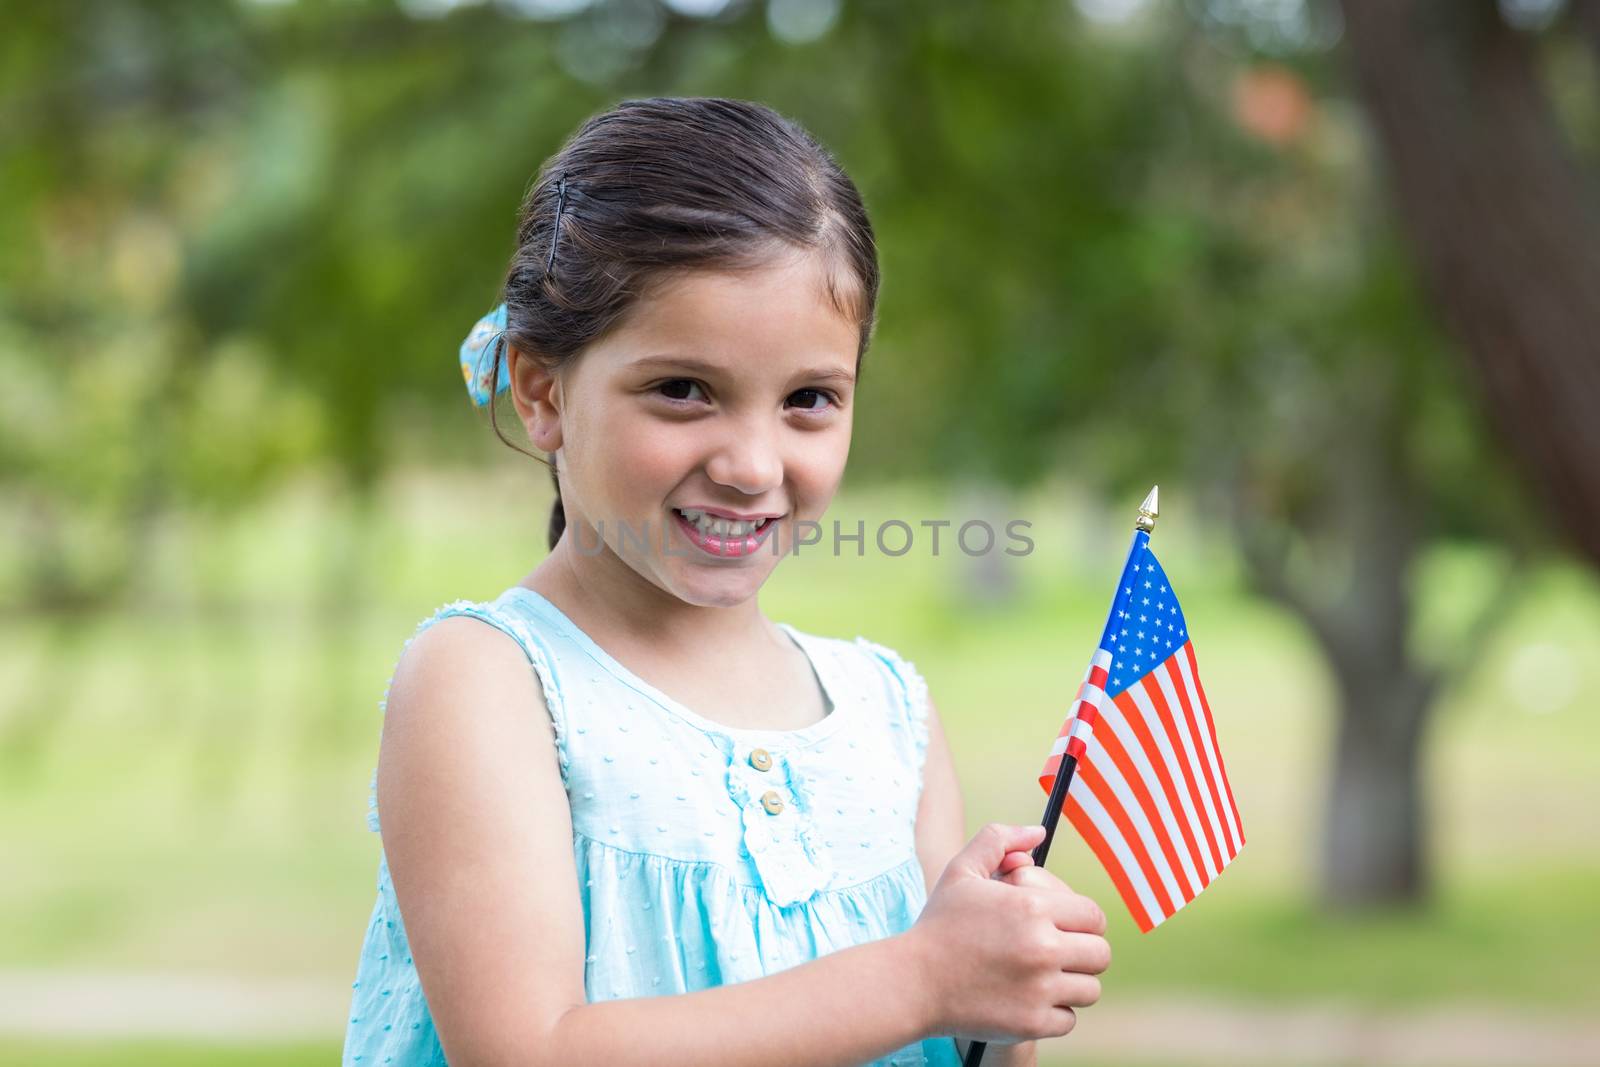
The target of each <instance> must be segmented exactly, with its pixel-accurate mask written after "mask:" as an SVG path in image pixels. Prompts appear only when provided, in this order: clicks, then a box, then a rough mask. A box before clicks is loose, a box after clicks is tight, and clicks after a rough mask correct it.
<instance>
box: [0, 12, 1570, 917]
mask: <svg viewBox="0 0 1600 1067" xmlns="http://www.w3.org/2000/svg"><path fill="white" fill-rule="evenodd" d="M1334 10H1336V9H1334V8H1332V7H1331V6H1330V5H1328V4H1313V3H1306V4H1296V3H1287V2H1286V3H1275V4H1248V3H1204V2H1200V0H1191V2H1189V3H1186V4H1184V5H1173V4H1147V5H1140V4H1136V3H1121V4H1115V3H1112V4H1104V3H1081V2H1080V3H1079V4H1077V5H1076V6H1074V5H1071V4H1062V3H1046V2H1042V0H1018V2H1015V3H1008V4H1003V5H973V4H967V3H954V2H950V3H934V4H924V5H918V6H917V7H915V8H914V9H913V8H908V7H907V6H905V5H901V4H893V3H887V2H883V0H860V2H857V3H851V4H846V5H843V6H842V7H839V6H835V5H831V4H812V5H807V4H804V3H799V2H784V3H777V2H774V3H767V4H760V3H751V2H735V3H730V4H727V5H726V6H723V7H718V6H717V5H716V4H715V3H705V4H699V5H695V4H689V3H684V2H681V0H679V2H674V3H672V4H670V5H664V4H661V3H656V2H653V0H598V2H593V3H586V2H581V0H574V2H571V3H555V2H546V3H541V2H539V0H517V2H503V3H495V4H485V3H476V4H471V3H451V2H447V0H406V2H405V3H403V4H398V5H396V4H393V3H388V2H381V0H349V2H345V3H339V4H322V3H310V2H306V3H279V4H267V3H243V2H241V3H235V4H212V5H193V4H183V3H179V2H157V0H150V2H142V3H135V2H124V3H114V2H103V3H97V4H93V5H87V6H82V7H74V8H72V9H70V10H69V9H68V8H66V7H63V6H60V5H49V4H33V5H24V6H22V8H21V9H20V10H17V11H16V12H14V13H13V14H12V17H11V18H10V19H9V22H8V34H7V36H6V40H5V43H4V45H3V46H0V47H3V49H4V55H5V57H6V62H5V63H3V64H0V137H3V139H4V142H5V144H6V151H5V152H4V153H3V155H0V192H3V193H4V196H3V197H0V373H7V378H6V380H7V382H8V383H11V384H10V385H8V388H7V389H6V390H4V391H3V392H0V485H4V486H5V487H6V495H7V498H8V506H7V510H8V511H9V512H10V513H11V514H12V516H13V517H14V521H15V523H16V525H17V528H18V529H19V530H20V531H26V532H25V533H24V535H23V537H22V538H21V540H22V542H23V543H24V544H25V545H26V546H27V552H28V553H29V558H30V562H29V564H28V565H27V568H26V571H25V577H24V578H23V579H21V580H20V584H19V586H18V588H17V596H18V597H19V598H20V599H22V600H23V601H24V602H26V603H30V604H32V605H34V606H51V605H55V606H60V605H62V604H69V603H70V604H83V603H89V602H94V601H97V600H103V599H105V598H108V597H111V596H114V595H116V594H117V592H118V591H119V590H121V589H125V588H126V587H128V586H129V585H130V584H131V583H133V582H134V581H136V579H137V575H138V562H139V559H140V545H141V543H142V541H143V538H144V535H143V533H142V531H144V530H146V529H147V528H148V527H149V525H150V524H151V523H152V522H154V521H155V519H156V518H158V517H159V516H160V514H161V513H162V512H163V510H164V509H167V508H170V507H172V506H174V505H176V504H185V505H192V504H195V503H202V504H208V505H210V506H215V507H228V506H231V505H233V504H235V503H237V502H239V501H241V500H244V499H248V498H250V497H251V496H253V495H255V494H258V493H260V492H262V491H264V490H265V489H267V488H268V487H270V486H272V485H273V484H275V483H276V482H277V481H278V480H280V479H282V478H285V477H288V476H291V475H294V474H296V473H297V472H300V471H303V470H305V469H306V468H308V467H311V466H318V467H323V468H326V469H328V470H331V471H334V472H336V473H338V475H339V476H340V477H342V478H343V479H344V480H345V483H346V484H347V485H348V486H349V488H350V490H351V491H352V492H353V493H355V494H357V495H358V496H359V495H361V494H364V493H366V492H367V491H368V490H369V489H370V488H371V487H373V486H374V485H375V484H377V482H378V479H379V478H380V476H381V475H382V474H383V473H384V472H385V471H386V470H388V469H389V468H390V467H391V466H392V465H394V464H396V463H399V462H403V461H408V460H416V459H418V458H420V457H426V458H427V461H429V462H452V461H458V460H463V459H465V458H466V457H468V456H469V455H472V454H474V453H473V450H475V449H476V448H479V447H481V446H482V442H483V440H484V438H483V436H482V435H484V434H487V428H486V427H483V426H481V425H476V424H475V415H476V414H477V413H475V412H473V411H472V410H471V409H470V405H468V404H467V403H466V402H465V400H464V398H463V396H462V395H461V388H460V384H459V375H458V371H457V369H456V365H455V362H454V350H455V347H456V345H457V344H458V343H459V340H460V337H461V335H462V334H463V333H464V332H465V330H466V329H467V328H468V326H470V324H471V323H472V322H473V321H474V320H475V319H476V317H477V316H478V315H479V314H480V313H481V312H482V311H483V310H485V309H486V308H487V307H488V306H489V305H490V304H491V303H492V302H493V300H494V294H495V290H496V287H497V283H498V281H499V277H500V274H501V272H502V270H503V266H504V263H505V261H506V259H507V257H508V255H509V253H510V251H511V247H510V241H511V240H512V236H513V230H514V213H515V207H516V204H517V202H518V200H519V199H520V195H521V192H522V190H523V188H524V186H525V184H526V182H527V181H528V179H529V177H530V175H532V174H533V173H534V171H535V170H536V168H537V166H538V164H539V162H540V161H541V160H542V159H543V158H544V157H545V156H546V155H548V154H549V153H550V152H551V151H553V150H554V149H555V148H556V147H557V146H558V145H559V143H560V141H561V139H562V138H564V137H565V136H566V135H567V134H568V133H569V132H570V131H571V130H573V129H574V128H575V127H576V126H577V125H578V124H579V123H580V122H581V121H582V120H583V119H584V118H585V117H587V116H588V115H589V114H591V113H593V112H595V111H598V110H600V109H603V108H604V107H605V106H607V105H609V104H610V103H611V102H612V101H613V100H615V99H617V98H619V97H623V96H639V95H650V94H656V93H672V94H684V95H690V94H720V95H732V96H745V97H752V98H758V99H762V100H764V101H766V102H768V103H771V104H772V105H774V106H775V107H777V108H779V109H780V110H782V111H785V112H786V113H788V114H792V115H794V116H796V117H797V118H798V119H800V120H801V121H802V122H804V123H805V124H806V125H807V126H808V127H809V128H810V129H811V130H812V131H813V132H815V133H816V134H817V136H818V137H819V138H820V139H821V140H822V141H823V142H824V143H826V144H828V145H829V146H830V147H831V148H832V149H833V150H834V151H835V152H836V154H837V155H838V156H839V157H840V158H841V160H842V161H843V163H844V164H845V166H846V167H847V169H849V171H850V172H851V173H852V175H853V176H855V178H856V180H857V182H858V184H860V185H861V187H862V189H863V191H864V193H865V196H866V198H867V201H868V206H869V208H870V210H871V211H872V213H873V217H874V220H875V225H876V227H877V230H878V235H879V239H880V250H881V254H882V257H883V261H884V270H885V286H884V290H883V302H882V308H881V319H880V327H879V332H878V336H877V339H876V341H875V347H874V350H873V352H872V353H871V354H869V356H868V358H867V362H866V367H865V370H864V377H863V383H862V392H861V407H862V409H863V411H870V412H871V416H870V417H864V418H863V419H862V420H861V422H860V424H859V425H858V429H857V439H856V440H857V444H856V448H855V450H854V456H855V458H854V461H853V463H852V478H853V479H857V480H867V479H872V478H889V477H894V476H898V475H904V474H919V475H926V474H932V475H935V476H941V477H947V478H949V479H951V480H953V481H957V482H978V483H986V484H989V485H991V486H994V487H1001V488H1007V487H1008V488H1019V487H1021V486H1024V485H1027V484H1029V483H1030V482H1032V481H1034V480H1036V479H1037V478H1038V477H1040V476H1041V475H1043V474H1045V473H1048V472H1051V471H1054V470H1058V469H1061V468H1063V467H1065V468H1067V469H1068V470H1069V471H1070V472H1071V473H1072V474H1073V475H1074V476H1075V477H1077V478H1080V479H1082V480H1086V481H1089V482H1092V483H1094V484H1096V485H1098V486H1100V487H1102V488H1103V489H1105V490H1106V491H1108V492H1110V491H1116V492H1119V493H1122V494H1126V495H1127V496H1129V497H1130V498H1135V499H1136V497H1137V495H1138V494H1142V493H1143V491H1144V489H1145V488H1147V487H1148V485H1149V483H1150V482H1152V481H1155V480H1160V481H1162V482H1164V483H1169V484H1170V483H1175V482H1183V483H1186V484H1188V485H1190V486H1192V487H1194V488H1195V489H1196V490H1197V491H1198V492H1199V494H1200V495H1202V496H1203V497H1204V499H1206V500H1207V501H1208V502H1209V505H1210V507H1211V508H1212V510H1213V513H1214V514H1216V515H1218V516H1220V517H1223V518H1225V519H1226V520H1227V521H1229V522H1230V523H1232V525H1233V528H1234V530H1235V531H1236V534H1237V538H1238V542H1239V544H1240V547H1241V557H1242V559H1243V560H1244V561H1245V566H1246V573H1247V576H1248V577H1249V578H1250V580H1251V581H1252V583H1253V584H1254V585H1255V587H1256V588H1258V589H1259V590H1261V591H1262V593H1263V594H1265V595H1266V596H1269V597H1271V598H1272V599H1273V600H1275V601H1276V602H1278V603H1280V604H1282V605H1284V606H1285V607H1287V608H1288V609H1289V610H1291V611H1293V612H1294V613H1295V614H1296V615H1297V616H1298V617H1299V618H1300V619H1302V620H1304V622H1305V623H1306V625H1307V627H1308V629H1309V631H1310V632H1311V633H1312V634H1313V635H1314V636H1315V638H1316V640H1317V642H1318V644H1319V646H1320V647H1321V648H1322V649H1323V651H1324V653H1325V654H1326V656H1327V660H1328V663H1329V665H1330V668H1331V670H1332V673H1333V675H1334V677H1335V679H1336V682H1337V686H1338V692H1339V696H1340V713H1339V726H1338V729H1337V732H1336V736H1337V741H1336V744H1335V746H1334V753H1333V767H1332V773H1331V775H1330V797H1331V799H1330V804H1329V823H1328V832H1327V834H1326V838H1325V840H1326V844H1325V865H1324V875H1323V889H1324V891H1325V893H1326V895H1327V896H1328V897H1329V898H1330V899H1332V900H1334V901H1337V902H1341V903H1348V904H1356V905H1359V904H1368V903H1375V902H1382V901H1388V900H1395V899H1415V898H1421V897H1422V896H1424V895H1425V894H1426V891H1427V886H1428V877H1427V866H1426V857H1427V846H1426V836H1425V828H1426V813H1425V811H1424V808H1423V803H1422V796H1421V789H1420V784H1419V767H1420V760H1421V754H1422V752H1423V750H1424V744H1425V739H1426V734H1427V726H1428V723H1429V721H1430V716H1429V713H1430V711H1431V710H1432V709H1434V708H1435V707H1436V706H1437V704H1438V699H1439V695H1440V691H1441V686H1443V685H1444V684H1446V683H1447V682H1448V681H1450V680H1451V679H1452V678H1455V677H1459V675H1460V673H1461V671H1462V670H1464V669H1465V666H1466V665H1467V664H1470V662H1471V660H1472V656H1473V654H1474V651H1475V649H1476V648H1477V647H1478V646H1479V645H1480V644H1481V641H1482V640H1483V637H1484V635H1485V634H1486V633H1487V628H1488V626H1489V624H1490V623H1492V621H1493V619H1494V618H1495V617H1496V613H1497V610H1498V609H1499V608H1500V607H1501V606H1503V603H1504V599H1505V597H1506V596H1508V595H1510V593H1511V592H1512V591H1514V589H1515V588H1516V586H1515V582H1514V580H1512V579H1513V578H1514V575H1515V574H1516V566H1517V564H1516V562H1515V561H1517V560H1518V559H1520V558H1522V557H1523V556H1525V555H1527V554H1528V552H1529V551H1531V549H1532V548H1533V547H1536V546H1537V544H1538V539H1539V529H1538V525H1537V523H1535V522H1533V521H1531V520H1530V519H1529V518H1528V517H1527V508H1526V502H1525V501H1524V499H1523V497H1522V491H1521V487H1520V485H1519V484H1518V482H1517V480H1516V479H1514V478H1512V477H1511V476H1510V475H1509V473H1508V472H1507V471H1506V470H1505V469H1504V467H1503V464H1502V463H1501V459H1500V454H1499V451H1498V450H1497V448H1496V447H1495V446H1494V445H1493V444H1492V442H1491V440H1490V438H1489V437H1488V435H1487V433H1486V432H1485V427H1484V422H1483V420H1482V418H1481V417H1480V416H1479V414H1478V411H1477V409H1476V406H1475V405H1474V403H1473V400H1472V394H1471V392H1470V391H1469V389H1468V385H1467V382H1466V381H1464V380H1462V379H1463V375H1462V374H1461V373H1460V370H1459V367H1458V365H1457V364H1456V363H1455V362H1454V361H1453V359H1452V350H1451V347H1450V345H1449V344H1448V342H1447V341H1446V340H1445V339H1444V338H1443V337H1442V336H1440V335H1439V334H1438V332H1437V331H1436V329H1435V327H1434V325H1433V321H1432V319H1431V317H1430V316H1429V314H1428V312H1427V309H1426V306H1425V304H1424V302H1423V300H1422V298H1421V296H1420V295H1419V292H1418V289H1417V286H1416V283H1415V281H1414V279H1413V278H1412V276H1411V274H1410V269H1409V265H1408V264H1409V261H1408V259H1407V257H1406V255H1405V250H1404V248H1403V247H1402V245H1401V244H1400V243H1399V241H1398V240H1397V234H1396V232H1395V230H1394V228H1393V227H1392V226H1391V224H1390V220H1389V219H1388V217H1387V216H1386V215H1385V214H1384V212H1383V210H1382V200H1381V197H1380V196H1379V194H1378V192H1377V190H1376V189H1375V188H1374V187H1373V184H1372V182H1371V180H1370V176H1371V172H1372V166H1373V160H1372V159H1371V157H1370V154H1369V152H1368V150H1367V147H1366V141H1365V136H1364V135H1365V131H1366V126H1365V125H1364V123H1363V119H1362V115H1361V113H1360V111H1359V108H1358V105H1357V104H1356V102H1355V101H1354V99H1353V98H1352V96H1351V87H1350V86H1349V85H1348V84H1347V79H1346V78H1345V76H1344V74H1343V71H1342V69H1341V67H1340V61H1341V59H1342V55H1341V54H1340V53H1338V52H1337V51H1333V50H1332V49H1333V47H1334V45H1335V43H1336V42H1337V40H1338V32H1337V29H1338V27H1337V25H1336V24H1334V23H1332V22H1330V21H1329V18H1330V16H1329V15H1328V12H1330V11H1334ZM1089 16H1093V18H1090V17H1089ZM1357 17H1358V16H1356V15H1355V14H1354V12H1353V10H1352V19H1353V20H1354V19H1355V18H1357ZM1353 28H1354V29H1359V27H1354V26H1353ZM1355 36H1356V38H1357V44H1358V45H1359V43H1360V34H1359V33H1357V34H1355ZM1367 77H1368V81H1370V80H1371V75H1370V74H1369V75H1368V76H1367ZM1380 125H1381V123H1380ZM1493 143H1494V142H1492V141H1477V142H1474V144H1477V145H1479V147H1480V149H1481V150H1483V151H1488V150H1489V147H1488V146H1492V145H1493ZM1506 155H1507V157H1508V159H1509V158H1511V157H1514V156H1515V153H1514V152H1512V151H1510V150H1509V149H1507V150H1506ZM1452 158H1454V157H1452ZM1418 188H1419V189H1420V190H1422V192H1421V193H1419V194H1417V195H1426V190H1427V188H1428V187H1427V184H1426V183H1425V182H1423V183H1421V184H1419V185H1418ZM1407 205H1408V201H1407V198H1405V197H1402V199H1401V208H1402V213H1404V212H1406V211H1408V210H1409V208H1408V206H1407ZM1553 217H1559V215H1557V216H1553ZM1430 232H1431V231H1430ZM1517 292H1518V293H1520V294H1521V296H1520V297H1517V299H1519V300H1526V301H1527V302H1528V305H1527V308H1524V309H1523V310H1524V312H1525V313H1526V314H1528V315H1532V316H1535V317H1536V315H1537V308H1538V306H1539V305H1538V304H1537V302H1536V300H1535V296H1536V295H1537V294H1532V295H1530V293H1529V291H1527V290H1526V289H1521V290H1517ZM1521 306H1522V305H1521V304H1519V307H1521ZM469 430H470V431H476V433H467V432H464V431H469ZM1441 539H1470V540H1474V541H1477V542H1480V543H1484V544H1488V545H1492V546H1497V547H1499V548H1501V549H1504V550H1505V557H1506V558H1507V559H1508V560H1510V561H1511V562H1510V563H1508V565H1507V575H1508V580H1507V582H1506V583H1505V585H1504V586H1503V588H1502V590H1501V591H1500V592H1498V593H1492V594H1489V595H1486V596H1484V597H1483V598H1482V604H1481V610H1480V612H1479V614H1478V616H1477V618H1476V619H1475V620H1473V621H1471V622H1468V623H1467V624H1465V625H1463V626H1461V627H1460V628H1459V629H1458V631H1456V632H1455V633H1454V634H1452V635H1450V636H1449V638H1448V639H1446V640H1443V641H1430V640H1429V639H1427V637H1426V635H1424V634H1422V633H1421V632H1420V630H1421V624H1420V623H1419V620H1418V618H1417V606H1416V589H1415V585H1416V581H1417V575H1416V574H1415V565H1416V562H1417V559H1418V556H1419V553H1420V552H1421V551H1422V549H1423V548H1424V547H1425V546H1427V545H1429V544H1432V543H1435V542H1437V541H1439V540H1441ZM354 570H355V569H353V568H349V567H345V566H342V565H341V566H333V567H330V575H331V576H333V577H335V578H339V579H341V580H350V575H351V574H353V573H354ZM330 599H331V600H335V601H336V600H337V599H338V597H337V592H336V591H335V592H334V593H332V594H330Z"/></svg>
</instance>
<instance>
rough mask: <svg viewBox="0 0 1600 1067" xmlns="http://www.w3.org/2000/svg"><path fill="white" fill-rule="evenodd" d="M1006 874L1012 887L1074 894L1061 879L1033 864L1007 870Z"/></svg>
mask: <svg viewBox="0 0 1600 1067" xmlns="http://www.w3.org/2000/svg"><path fill="white" fill-rule="evenodd" d="M1030 859H1031V857H1030ZM1002 870H1004V868H1002ZM1004 873H1005V874H1006V875H1007V877H1006V881H1008V882H1010V883H1011V884H1012V885H1025V886H1029V887H1030V888H1033V889H1043V890H1045V891H1046V892H1049V893H1071V892H1072V890H1071V888H1069V887H1068V886H1067V883H1065V882H1063V881H1062V880H1061V879H1059V878H1057V877H1056V876H1055V875H1053V874H1051V873H1050V872H1049V871H1047V870H1045V869H1044V868H1043V867H1036V866H1034V865H1033V864H1032V863H1031V862H1030V863H1026V864H1021V865H1019V866H1018V867H1017V868H1015V869H1013V870H1006V871H1005V872H1004Z"/></svg>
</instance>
